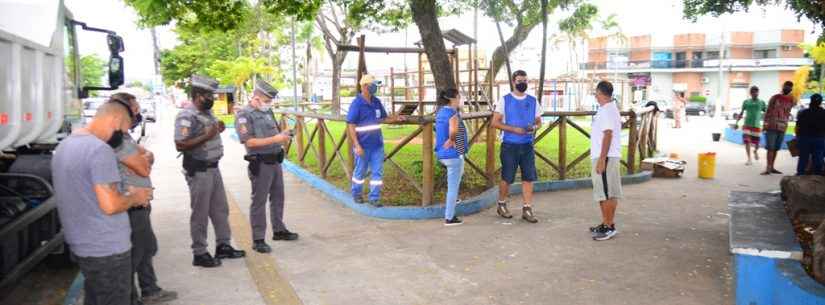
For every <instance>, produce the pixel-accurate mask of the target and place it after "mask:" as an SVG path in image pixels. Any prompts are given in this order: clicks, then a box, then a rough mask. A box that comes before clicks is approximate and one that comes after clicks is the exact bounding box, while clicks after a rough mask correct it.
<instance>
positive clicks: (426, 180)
mask: <svg viewBox="0 0 825 305" xmlns="http://www.w3.org/2000/svg"><path fill="white" fill-rule="evenodd" d="M422 138H423V139H422V140H423V143H422V144H423V145H422V147H421V160H422V161H423V166H424V168H423V169H422V171H421V172H422V181H421V186H422V188H423V192H422V193H421V205H422V206H423V205H428V204H432V203H433V190H434V183H433V178H434V177H433V176H434V171H435V167H434V164H433V123H427V124H425V125H424V131H422Z"/></svg>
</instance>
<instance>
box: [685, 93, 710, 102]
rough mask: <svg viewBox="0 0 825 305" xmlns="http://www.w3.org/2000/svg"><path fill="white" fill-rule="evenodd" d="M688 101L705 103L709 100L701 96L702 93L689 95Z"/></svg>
mask: <svg viewBox="0 0 825 305" xmlns="http://www.w3.org/2000/svg"><path fill="white" fill-rule="evenodd" d="M688 102H691V103H702V104H704V103H707V102H708V98H707V97H704V96H701V95H694V96H691V97H688Z"/></svg>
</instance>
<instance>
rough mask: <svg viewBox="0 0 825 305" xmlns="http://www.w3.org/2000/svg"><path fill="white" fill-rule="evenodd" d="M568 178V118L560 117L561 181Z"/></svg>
mask: <svg viewBox="0 0 825 305" xmlns="http://www.w3.org/2000/svg"><path fill="white" fill-rule="evenodd" d="M566 178H567V116H566V115H562V116H560V117H559V180H564V179H566Z"/></svg>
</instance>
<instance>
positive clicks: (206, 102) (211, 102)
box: [202, 97, 215, 110]
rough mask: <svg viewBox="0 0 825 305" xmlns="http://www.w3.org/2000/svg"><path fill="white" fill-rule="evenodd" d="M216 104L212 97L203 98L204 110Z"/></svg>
mask: <svg viewBox="0 0 825 305" xmlns="http://www.w3.org/2000/svg"><path fill="white" fill-rule="evenodd" d="M214 105H215V99H214V98H211V97H204V98H203V105H202V107H203V110H209V109H212V106H214Z"/></svg>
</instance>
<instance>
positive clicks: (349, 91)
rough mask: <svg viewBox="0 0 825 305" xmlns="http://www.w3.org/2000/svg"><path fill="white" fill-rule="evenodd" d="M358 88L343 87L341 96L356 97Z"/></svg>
mask: <svg viewBox="0 0 825 305" xmlns="http://www.w3.org/2000/svg"><path fill="white" fill-rule="evenodd" d="M355 93H357V92H356V90H355V89H354V88H344V89H341V97H354V96H355Z"/></svg>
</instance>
